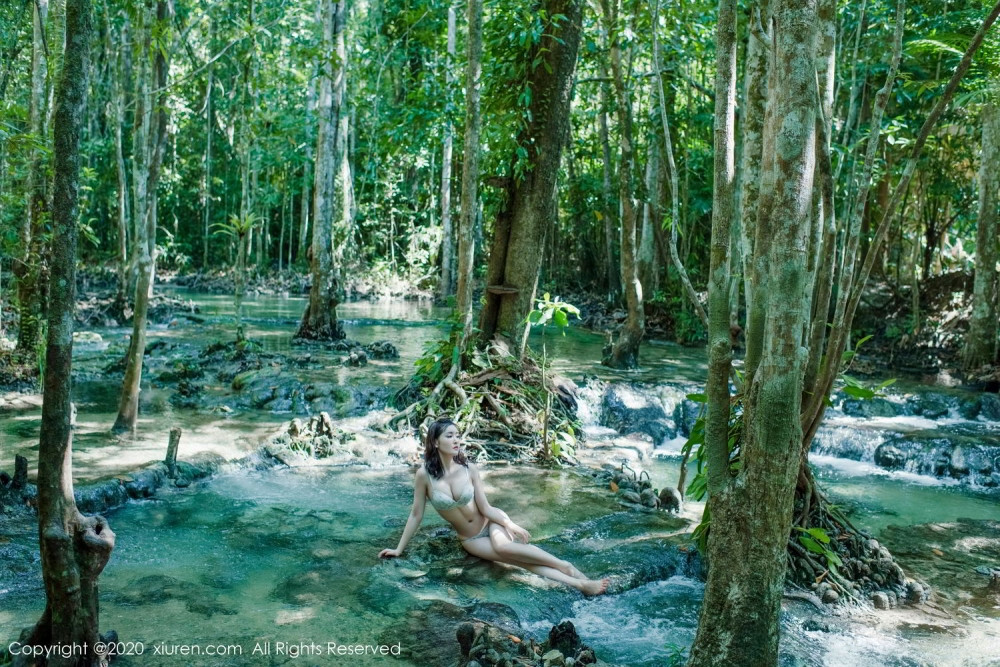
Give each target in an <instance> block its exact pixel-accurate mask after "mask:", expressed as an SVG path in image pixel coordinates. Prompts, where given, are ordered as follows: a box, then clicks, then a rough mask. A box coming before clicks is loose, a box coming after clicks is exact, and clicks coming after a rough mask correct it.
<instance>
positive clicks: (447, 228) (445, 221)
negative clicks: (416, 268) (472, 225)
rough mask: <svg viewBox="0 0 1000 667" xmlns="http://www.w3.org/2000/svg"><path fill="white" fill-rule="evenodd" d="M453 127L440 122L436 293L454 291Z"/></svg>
mask: <svg viewBox="0 0 1000 667" xmlns="http://www.w3.org/2000/svg"><path fill="white" fill-rule="evenodd" d="M445 63H446V65H445V84H444V85H445V95H446V97H450V96H451V89H452V88H453V87H454V86H455V75H454V74H453V73H452V67H454V64H455V7H454V5H452V6H451V7H448V55H447V56H446V58H445ZM453 135H454V131H453V130H452V127H451V121H450V120H448V119H446V120H445V123H444V147H443V148H442V150H441V229H442V234H441V278H440V280H439V282H438V296H439V297H441V298H444V297H447V296H449V295H451V294H453V293H454V291H455V238H454V237H455V232H454V230H453V229H452V224H451V161H452V155H451V154H452V142H453Z"/></svg>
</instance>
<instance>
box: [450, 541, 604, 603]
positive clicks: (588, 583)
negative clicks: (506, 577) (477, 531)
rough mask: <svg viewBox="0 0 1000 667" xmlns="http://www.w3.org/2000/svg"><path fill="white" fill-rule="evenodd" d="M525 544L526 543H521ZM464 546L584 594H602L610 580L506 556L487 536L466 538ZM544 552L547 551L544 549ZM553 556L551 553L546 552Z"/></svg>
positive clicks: (476, 553) (496, 560)
mask: <svg viewBox="0 0 1000 667" xmlns="http://www.w3.org/2000/svg"><path fill="white" fill-rule="evenodd" d="M520 546H524V545H520ZM462 547H463V548H464V549H465V550H466V551H467V552H469V553H470V554H472V555H473V556H476V557H478V558H482V559H483V560H489V561H494V562H497V563H504V564H505V565H514V566H516V567H521V568H524V569H525V570H528V571H529V572H534V573H535V574H537V575H539V576H542V577H545V578H546V579H552V580H553V581H558V582H559V583H561V584H565V585H567V586H570V587H572V588H575V589H577V590H578V591H580V592H581V593H583V594H584V595H600V594H601V593H603V592H604V591H605V589H607V586H608V580H607V579H600V580H597V579H587V578H586V577H583V576H580V577H575V576H571V575H569V574H567V573H565V572H563V571H562V570H559V569H556V568H554V567H550V566H546V565H537V564H534V563H525V562H520V561H516V560H512V559H510V558H505V557H503V556H501V555H500V554H499V553H497V551H496V549H495V548H494V546H493V544H492V542H491V541H490V540H489V539H487V538H485V537H479V538H474V539H471V540H464V541H463V542H462ZM539 551H541V549H539ZM542 553H545V552H544V551H542ZM546 555H548V556H551V554H546Z"/></svg>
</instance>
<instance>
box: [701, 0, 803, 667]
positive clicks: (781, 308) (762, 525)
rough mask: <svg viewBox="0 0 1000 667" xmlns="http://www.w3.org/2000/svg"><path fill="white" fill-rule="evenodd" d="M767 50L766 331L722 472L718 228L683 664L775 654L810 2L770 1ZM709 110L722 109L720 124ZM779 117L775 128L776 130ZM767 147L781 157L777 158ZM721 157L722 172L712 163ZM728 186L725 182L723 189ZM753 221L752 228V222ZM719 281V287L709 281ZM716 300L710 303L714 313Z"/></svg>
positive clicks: (789, 457)
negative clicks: (735, 442) (698, 570)
mask: <svg viewBox="0 0 1000 667" xmlns="http://www.w3.org/2000/svg"><path fill="white" fill-rule="evenodd" d="M735 4H736V3H735V2H733V1H732V0H722V2H720V7H719V32H718V38H717V58H718V62H719V67H718V73H717V75H716V77H717V78H716V105H717V113H716V122H717V125H716V137H717V139H718V141H719V142H724V143H723V145H719V146H717V149H716V160H717V161H719V160H720V159H723V158H722V157H721V156H720V152H724V153H725V158H724V159H725V164H724V165H722V164H720V163H719V162H717V163H716V170H717V171H716V177H715V182H716V184H717V187H718V185H719V184H725V185H726V186H727V189H728V188H730V187H731V184H732V183H733V177H732V174H733V171H732V165H733V157H732V146H733V137H732V125H731V121H730V120H729V119H731V118H732V116H731V115H729V114H731V111H730V112H726V111H724V110H723V109H718V106H719V105H726V104H728V105H729V109H732V108H733V106H734V105H733V102H734V101H735V80H736V75H735V63H736V45H735V38H736V11H735V10H736V7H735ZM773 6H774V15H775V23H774V27H773V32H774V49H775V51H774V59H775V63H778V64H779V65H778V66H776V67H775V69H774V70H773V77H772V78H771V80H770V84H771V85H770V87H769V90H768V106H769V107H770V109H769V113H768V124H767V126H766V129H765V133H766V136H767V137H768V139H767V141H766V144H768V145H771V146H773V147H774V151H773V152H769V151H767V150H766V149H765V156H767V157H766V159H765V163H764V168H763V171H762V191H761V211H760V217H759V219H758V225H759V226H760V227H761V228H762V229H758V234H757V242H756V243H755V252H756V253H758V256H761V255H762V256H764V257H766V258H767V262H768V272H767V274H766V275H764V276H761V277H762V278H763V280H762V282H761V284H760V289H759V292H758V296H757V299H758V301H759V302H762V305H763V306H764V308H765V313H766V317H765V321H766V323H767V324H766V326H767V330H766V332H765V337H764V345H763V350H762V355H761V361H760V363H759V365H758V367H757V371H756V373H755V374H754V376H753V378H752V379H751V378H748V382H749V383H751V384H750V387H749V392H748V394H747V396H746V397H745V399H744V415H743V419H744V427H743V436H742V442H741V443H740V444H739V447H740V456H741V460H742V466H741V468H740V469H739V470H738V471H735V472H734V471H731V470H730V466H729V444H728V428H727V427H726V426H727V421H728V418H729V409H730V406H729V392H728V387H726V388H723V387H725V386H726V382H727V381H728V377H727V375H726V372H725V371H726V370H727V367H728V361H727V360H726V357H727V356H728V354H729V351H728V348H729V345H730V343H729V335H728V327H729V313H728V298H727V295H728V284H726V280H728V276H727V275H725V274H726V273H727V272H728V269H727V268H725V267H728V261H725V260H726V257H725V255H726V252H725V250H723V249H721V248H717V247H716V244H722V245H728V242H729V238H730V235H729V229H728V228H727V229H719V234H718V237H716V235H715V233H714V232H715V224H714V222H713V240H712V244H713V253H712V254H713V262H712V269H711V270H712V279H711V290H712V294H713V296H712V297H711V304H710V311H711V317H712V336H711V343H710V354H711V359H710V367H711V368H710V372H709V375H710V387H709V410H710V411H711V412H710V415H709V423H707V424H706V438H705V446H706V448H707V449H708V456H709V460H708V475H709V480H708V484H709V494H710V496H709V505H708V507H707V508H706V511H707V512H709V513H710V515H711V521H712V523H711V526H712V527H711V531H710V533H709V537H708V550H709V554H708V557H709V562H710V567H709V572H708V582H707V584H706V587H705V600H704V603H703V606H702V612H701V617H700V620H699V624H698V632H697V636H696V637H695V642H694V645H693V646H692V649H691V660H690V662H689V665H692V666H694V667H700V666H702V665H706V666H707V665H775V664H777V662H778V615H779V612H780V609H781V595H782V591H783V589H784V574H785V562H786V558H787V557H786V554H785V549H786V543H787V541H788V535H789V532H790V530H791V523H792V503H793V499H794V495H795V483H796V479H797V475H798V470H799V462H800V450H801V444H802V427H801V425H800V423H799V419H798V415H799V410H800V403H801V397H802V380H803V371H804V362H805V358H804V355H802V354H800V349H801V340H802V331H803V329H804V327H805V324H806V323H807V321H808V318H809V314H810V311H809V305H810V297H811V294H812V287H811V285H809V283H808V278H809V272H808V270H807V267H806V266H805V262H806V257H805V249H806V247H807V244H808V239H809V234H810V229H811V223H810V213H811V207H809V206H803V205H802V202H803V201H809V199H810V197H811V194H812V182H813V176H814V173H815V164H814V161H815V151H816V131H815V118H816V111H817V109H816V102H817V94H816V70H815V54H816V47H815V43H816V30H817V18H816V3H815V0H776V2H775V4H774V5H773ZM719 116H724V117H727V118H726V119H727V125H729V128H728V129H725V130H723V129H722V128H721V127H720V125H719V123H720V119H719ZM779 128H780V131H779ZM776 156H781V157H780V159H777V157H776ZM720 168H721V171H722V173H719V170H720ZM729 192H730V193H731V190H729ZM725 196H726V194H725V193H720V192H718V191H717V192H716V197H717V199H716V201H715V206H716V207H718V206H723V207H725V210H727V211H732V198H731V194H730V195H729V196H728V197H727V200H726V201H721V197H725ZM761 231H764V232H765V233H764V234H761V233H760V232H761ZM720 287H721V289H720ZM719 311H721V312H719Z"/></svg>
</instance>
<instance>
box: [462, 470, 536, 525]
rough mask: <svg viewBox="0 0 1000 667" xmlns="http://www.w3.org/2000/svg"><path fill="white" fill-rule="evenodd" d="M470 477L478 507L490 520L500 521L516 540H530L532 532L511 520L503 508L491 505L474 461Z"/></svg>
mask: <svg viewBox="0 0 1000 667" xmlns="http://www.w3.org/2000/svg"><path fill="white" fill-rule="evenodd" d="M469 477H470V478H471V479H472V489H473V491H475V493H476V507H478V508H479V512H480V513H481V514H482V515H483V516H485V517H486V518H487V519H489V520H490V521H493V522H494V523H499V524H500V525H501V526H503V527H504V528H506V529H507V530H508V531H510V534H511V535H513V536H514V539H515V540H516V539H517V538H519V537H520V538H521V539H522V540H524V541H525V542H527V541H528V540H530V539H531V533H529V532H528V531H526V530H525V529H524V528H521V527H520V526H519V525H517V524H516V523H514V522H513V521H511V520H510V517H509V516H507V513H506V512H504V511H503V510H502V509H498V508H496V507H493V506H492V505H490V501H488V500H487V499H486V491H484V490H483V480H482V479H480V477H479V469H478V468H476V466H475V465H474V464H472V463H470V464H469Z"/></svg>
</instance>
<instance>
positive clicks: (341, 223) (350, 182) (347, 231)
mask: <svg viewBox="0 0 1000 667" xmlns="http://www.w3.org/2000/svg"><path fill="white" fill-rule="evenodd" d="M340 4H341V5H342V8H341V10H340V11H342V12H343V17H342V18H341V19H340V22H341V28H340V30H339V31H338V32H337V62H338V63H340V64H339V70H340V75H339V77H338V78H337V85H336V88H335V90H334V93H333V94H334V105H335V106H336V107H337V108H338V111H337V161H338V167H337V182H336V192H337V196H338V197H339V198H340V211H339V217H338V218H337V225H336V226H335V227H334V244H333V250H334V251H333V266H334V271H336V273H337V277H338V278H337V280H338V283H339V281H340V278H339V276H340V271H341V267H342V266H344V262H345V261H346V260H347V259H348V258H353V257H354V256H356V254H357V252H356V249H355V246H354V245H353V244H352V243H351V242H350V239H351V236H352V234H353V233H354V213H355V207H354V175H353V173H352V169H351V159H350V150H349V148H350V136H351V122H350V121H351V114H350V113H349V111H348V107H347V103H348V100H347V74H348V64H349V63H348V60H347V42H346V36H345V27H344V26H346V25H347V20H348V18H349V16H350V15H349V12H350V7H349V6H348V4H347V2H346V0H345V1H344V2H341V3H340Z"/></svg>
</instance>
